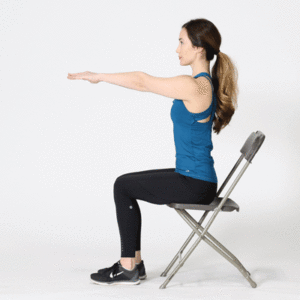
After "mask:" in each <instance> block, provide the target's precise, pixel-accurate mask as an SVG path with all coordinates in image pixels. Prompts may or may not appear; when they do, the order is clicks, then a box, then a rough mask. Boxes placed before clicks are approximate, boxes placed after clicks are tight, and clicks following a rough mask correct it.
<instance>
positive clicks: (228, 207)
mask: <svg viewBox="0 0 300 300" xmlns="http://www.w3.org/2000/svg"><path fill="white" fill-rule="evenodd" d="M222 200H223V197H215V199H214V200H213V202H211V203H210V204H185V203H170V204H167V205H168V206H169V207H172V208H178V209H196V210H215V208H216V207H217V206H218V205H219V204H220V202H221V201H222ZM221 210H222V211H233V210H236V211H239V210H240V208H239V206H238V205H237V204H236V203H235V202H234V201H233V200H231V199H230V198H227V200H226V202H225V203H224V204H223V206H222V208H221Z"/></svg>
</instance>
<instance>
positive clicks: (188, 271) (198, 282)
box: [0, 240, 300, 300]
mask: <svg viewBox="0 0 300 300" xmlns="http://www.w3.org/2000/svg"><path fill="white" fill-rule="evenodd" d="M193 241H194V240H193ZM202 243H203V242H202ZM180 245H181V244H180ZM191 245H192V243H191V244H190V246H191ZM177 246H178V245H177V244H176V249H175V247H174V249H173V248H172V247H169V249H167V251H166V252H164V253H163V255H159V251H158V249H149V248H148V250H145V251H144V252H145V253H144V255H143V253H142V256H143V259H144V262H145V266H146V272H147V276H148V277H147V279H146V280H142V281H141V283H140V284H139V285H133V286H122V285H114V286H102V285H97V284H94V283H91V281H90V274H91V273H94V272H97V270H98V269H101V268H104V267H109V266H111V265H112V264H113V263H115V262H116V261H117V260H118V259H119V257H118V256H116V254H115V253H116V252H118V251H115V252H114V253H113V254H111V256H109V255H106V257H105V259H103V257H102V258H101V256H103V255H100V254H99V253H101V251H102V250H103V249H101V251H100V250H99V253H95V251H94V250H86V248H83V249H74V247H73V248H71V247H69V248H67V247H64V248H63V247H57V246H49V245H35V246H34V247H33V246H32V247H24V251H22V249H20V248H17V249H13V248H12V249H11V251H6V252H2V257H1V262H2V267H1V271H0V299H1V300H2V299H3V300H5V299H7V300H8V299H9V300H14V299H22V300H26V299H39V300H41V299H72V300H76V299H85V300H88V299H113V298H122V299H153V298H155V299H164V300H165V299H183V298H184V299H222V300H223V299H224V300H225V299H264V300H267V299H270V300H276V299H280V300H285V299H288V300H293V299H300V276H299V269H300V268H299V264H297V263H296V264H295V260H293V259H292V258H291V257H289V256H287V259H285V260H284V259H283V257H284V255H282V254H279V253H278V257H276V255H274V253H276V252H273V253H272V255H268V253H262V254H261V255H258V254H257V252H255V255H254V254H253V255H251V252H248V253H247V251H251V247H252V249H255V247H256V246H255V245H251V244H249V245H248V247H245V246H244V247H243V246H241V247H242V248H243V249H241V248H237V249H238V250H236V252H238V253H236V252H234V251H233V250H232V249H230V248H229V250H231V251H232V252H233V254H234V255H236V256H237V258H238V259H239V260H240V261H241V263H242V264H243V265H244V267H245V268H246V269H247V270H248V271H249V272H250V273H251V277H252V279H253V280H254V281H255V282H256V283H257V288H252V287H251V286H250V284H249V283H248V281H247V280H246V279H245V278H244V277H243V276H242V275H241V273H240V272H239V271H238V270H237V269H236V268H235V267H234V266H232V265H231V264H230V263H229V262H228V261H227V260H225V259H224V258H223V257H222V256H220V255H219V254H218V253H217V252H215V251H214V250H213V249H211V248H210V247H209V246H207V245H206V244H205V243H203V244H202V245H201V244H199V245H198V247H197V248H196V249H195V251H194V252H193V253H192V254H191V256H190V257H189V258H188V260H187V261H186V262H185V264H184V265H183V267H182V268H181V269H180V270H179V271H178V273H177V274H176V275H175V276H174V277H173V278H172V280H171V281H170V282H169V284H168V285H167V287H166V288H165V289H159V287H160V285H161V284H162V283H163V282H164V281H165V279H166V277H160V274H161V273H162V272H163V271H164V269H165V268H166V267H167V266H168V264H169V262H170V261H171V259H172V258H173V256H174V255H175V254H176V252H177V251H178V250H179V248H180V247H177ZM190 246H188V248H187V249H186V250H185V251H187V250H188V249H189V247H190ZM225 246H226V245H225ZM231 248H236V247H231ZM247 249H248V250H247ZM104 251H105V250H103V252H102V253H104ZM107 252H109V251H107V248H106V253H107ZM185 253H186V252H184V253H183V254H185ZM239 253H243V254H242V255H241V254H239ZM238 254H239V255H238ZM257 256H258V257H257ZM173 268H174V267H173Z"/></svg>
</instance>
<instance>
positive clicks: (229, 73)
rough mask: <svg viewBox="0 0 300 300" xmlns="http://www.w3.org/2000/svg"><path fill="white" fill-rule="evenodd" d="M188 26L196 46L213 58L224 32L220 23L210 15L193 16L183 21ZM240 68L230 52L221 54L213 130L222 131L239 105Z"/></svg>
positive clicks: (215, 80) (214, 74) (214, 72)
mask: <svg viewBox="0 0 300 300" xmlns="http://www.w3.org/2000/svg"><path fill="white" fill-rule="evenodd" d="M182 28H185V29H186V30H187V34H188V37H189V39H190V41H191V43H192V45H193V46H196V47H203V48H204V49H205V50H206V59H207V60H208V61H211V60H212V59H213V58H214V55H215V54H216V53H218V51H219V50H220V45H221V35H220V33H219V31H218V29H217V27H216V26H215V25H214V24H213V23H212V22H210V21H208V20H206V19H193V20H190V21H189V22H187V23H185V24H184V25H182ZM237 79H238V71H237V69H236V67H235V65H234V64H233V62H232V60H231V59H230V58H229V56H228V55H227V54H225V53H223V52H219V53H218V54H217V59H216V62H215V64H214V66H213V68H212V84H213V87H214V91H215V94H216V96H217V109H216V113H215V116H214V119H213V124H214V127H213V130H214V132H215V133H217V134H219V133H220V131H221V130H222V129H223V128H225V127H226V126H227V125H228V124H229V122H230V120H231V118H232V116H233V114H234V112H235V109H236V108H237V96H238V93H239V89H238V86H237Z"/></svg>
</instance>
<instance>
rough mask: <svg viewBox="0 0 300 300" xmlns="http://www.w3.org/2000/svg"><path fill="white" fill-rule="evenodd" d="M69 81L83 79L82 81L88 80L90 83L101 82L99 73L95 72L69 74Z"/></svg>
mask: <svg viewBox="0 0 300 300" xmlns="http://www.w3.org/2000/svg"><path fill="white" fill-rule="evenodd" d="M67 78H68V79H82V80H88V81H89V82H90V83H98V82H100V81H101V80H100V79H99V74H98V73H93V72H89V71H86V72H82V73H73V74H71V73H68V77H67Z"/></svg>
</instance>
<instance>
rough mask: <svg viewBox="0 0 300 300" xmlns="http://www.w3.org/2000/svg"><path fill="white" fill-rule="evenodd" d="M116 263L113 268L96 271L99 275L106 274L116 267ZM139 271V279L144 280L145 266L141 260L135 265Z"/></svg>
mask: <svg viewBox="0 0 300 300" xmlns="http://www.w3.org/2000/svg"><path fill="white" fill-rule="evenodd" d="M117 264H118V262H116V263H115V264H114V265H113V266H111V267H110V268H105V269H101V270H98V273H99V274H103V273H104V272H107V270H108V269H111V268H113V267H114V266H115V265H117ZM136 265H137V267H138V270H139V279H141V280H144V279H146V277H147V275H146V270H145V265H144V261H143V260H142V261H141V262H140V263H139V264H136Z"/></svg>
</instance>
